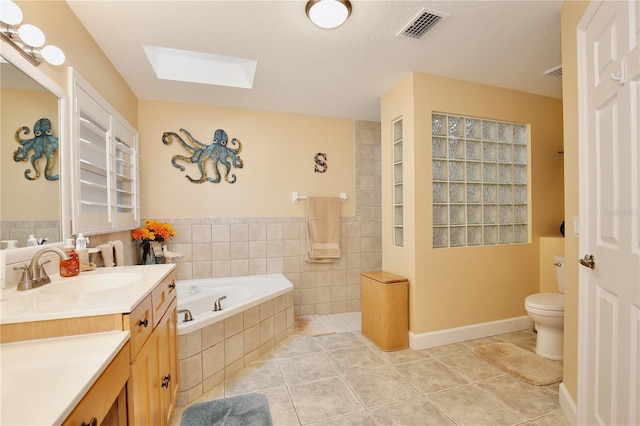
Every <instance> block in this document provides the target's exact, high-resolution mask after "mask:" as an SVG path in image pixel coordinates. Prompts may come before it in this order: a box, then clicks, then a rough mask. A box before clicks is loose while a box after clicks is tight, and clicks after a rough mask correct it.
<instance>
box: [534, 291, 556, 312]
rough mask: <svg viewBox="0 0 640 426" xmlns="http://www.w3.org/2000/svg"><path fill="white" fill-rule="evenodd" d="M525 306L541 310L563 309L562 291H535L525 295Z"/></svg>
mask: <svg viewBox="0 0 640 426" xmlns="http://www.w3.org/2000/svg"><path fill="white" fill-rule="evenodd" d="M524 304H525V307H529V308H533V309H538V310H542V311H564V294H562V293H537V294H532V295H530V296H527V298H526V299H525V300H524Z"/></svg>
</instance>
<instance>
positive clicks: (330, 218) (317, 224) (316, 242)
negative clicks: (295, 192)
mask: <svg viewBox="0 0 640 426" xmlns="http://www.w3.org/2000/svg"><path fill="white" fill-rule="evenodd" d="M339 258H340V198H339V197H309V198H307V250H306V255H305V260H306V261H307V262H309V263H330V262H333V261H335V259H339Z"/></svg>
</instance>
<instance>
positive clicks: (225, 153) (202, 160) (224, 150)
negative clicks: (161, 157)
mask: <svg viewBox="0 0 640 426" xmlns="http://www.w3.org/2000/svg"><path fill="white" fill-rule="evenodd" d="M180 132H182V133H184V135H185V136H186V137H187V139H188V140H189V142H190V143H189V142H187V141H185V140H184V139H182V137H181V136H180V135H179V134H177V133H176V132H164V133H163V134H162V142H163V143H164V144H165V145H169V144H170V143H171V142H173V138H177V139H178V142H180V145H182V147H183V148H184V149H186V150H187V151H189V152H190V153H191V156H190V157H187V156H185V155H174V156H173V157H172V158H171V164H173V167H175V168H177V169H180V170H181V171H184V170H185V167H184V166H182V165H180V164H178V163H177V160H182V161H185V162H188V163H198V169H199V170H200V178H199V179H193V178H192V177H191V176H189V175H185V176H186V178H187V179H189V182H192V183H203V182H212V183H218V182H220V180H221V178H222V177H221V174H220V164H222V165H223V166H224V168H225V170H224V180H225V181H226V182H227V183H235V182H236V175H235V174H233V173H232V174H231V175H229V172H230V171H231V166H233V167H236V168H238V169H241V168H242V166H243V165H244V163H243V161H242V159H241V158H240V155H239V154H240V152H241V151H242V143H241V142H240V139H236V138H233V139H231V143H230V144H229V137H228V136H227V132H225V131H224V130H222V129H217V130H216V131H215V132H214V134H213V141H212V142H211V143H210V144H205V143H202V142H199V141H197V140H196V139H195V138H194V137H193V136H191V133H189V132H188V131H187V130H185V129H180ZM236 145H237V148H235V146H236ZM209 160H211V162H212V163H213V173H214V174H215V178H210V177H207V169H206V165H207V162H208V161H209ZM229 176H231V177H229Z"/></svg>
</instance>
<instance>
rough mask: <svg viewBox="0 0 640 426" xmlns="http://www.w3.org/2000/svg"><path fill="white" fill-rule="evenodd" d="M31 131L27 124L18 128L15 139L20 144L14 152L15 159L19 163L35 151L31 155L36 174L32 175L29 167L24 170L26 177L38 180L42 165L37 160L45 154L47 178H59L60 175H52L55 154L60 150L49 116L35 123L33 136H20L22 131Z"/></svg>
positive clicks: (45, 174)
mask: <svg viewBox="0 0 640 426" xmlns="http://www.w3.org/2000/svg"><path fill="white" fill-rule="evenodd" d="M29 132H30V130H29V128H28V127H27V126H22V127H20V128H18V130H16V133H15V139H16V142H17V143H18V144H20V146H19V147H18V149H17V150H16V151H15V152H14V153H13V160H14V161H15V162H17V163H18V162H20V161H27V160H28V159H29V153H30V152H31V151H33V154H32V155H31V166H32V167H33V170H34V171H35V173H36V174H35V176H33V177H31V169H27V170H25V171H24V177H25V178H26V179H29V180H36V179H39V178H40V166H39V165H38V163H37V161H38V160H39V159H40V158H42V156H43V155H44V156H45V158H46V160H47V161H46V165H45V168H44V177H45V178H46V179H47V180H58V179H59V177H60V175H51V170H52V169H53V162H54V160H55V158H54V154H55V153H56V151H58V138H57V137H55V136H53V131H52V130H51V121H50V120H49V119H48V118H41V119H40V120H38V121H36V124H34V125H33V135H34V137H33V138H31V139H21V138H20V133H24V135H25V136H26V135H28V134H29Z"/></svg>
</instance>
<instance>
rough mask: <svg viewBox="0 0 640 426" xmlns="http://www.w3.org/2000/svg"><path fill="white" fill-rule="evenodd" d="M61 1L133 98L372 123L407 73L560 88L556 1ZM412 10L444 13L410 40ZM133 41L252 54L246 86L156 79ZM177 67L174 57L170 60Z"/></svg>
mask: <svg viewBox="0 0 640 426" xmlns="http://www.w3.org/2000/svg"><path fill="white" fill-rule="evenodd" d="M68 3H69V5H70V7H71V9H72V10H73V11H74V12H75V14H76V15H77V16H78V18H79V19H80V21H82V23H83V24H84V25H85V27H86V28H87V30H88V31H89V33H90V34H91V35H92V36H93V38H94V39H95V40H96V42H97V43H98V44H99V45H100V47H101V48H102V50H103V51H104V52H105V54H106V55H107V57H108V58H109V59H110V60H111V62H112V63H113V64H114V66H115V67H116V69H117V70H118V71H119V72H120V74H121V75H122V76H123V78H124V79H125V80H126V81H127V82H128V84H129V86H130V87H131V89H132V90H133V91H134V93H135V94H136V96H137V97H138V98H139V99H144V100H159V101H168V102H181V103H191V104H209V105H219V106H227V107H242V108H251V109H260V110H270V111H282V112H293V113H303V114H311V115H320V116H332V117H344V118H355V119H361V120H373V121H378V120H379V119H380V97H381V96H382V95H383V94H384V93H385V92H386V91H387V90H389V89H390V88H391V87H393V86H394V85H395V84H396V83H397V82H398V81H400V80H401V79H402V78H403V77H405V76H406V75H407V74H408V73H410V72H412V71H419V72H424V73H429V74H436V75H441V76H446V77H450V78H454V79H460V80H468V81H473V82H479V83H484V84H489V85H493V86H498V87H505V88H510V89H515V90H520V91H524V92H530V93H535V94H540V95H545V96H551V97H556V98H560V97H561V95H562V89H561V79H560V78H558V77H551V76H544V75H542V72H543V71H545V70H547V69H549V68H552V67H554V66H556V65H559V64H560V60H561V55H560V7H561V4H562V1H560V0H558V1H539V0H538V1H520V0H517V1H373V0H369V1H357V0H356V1H353V0H352V4H353V12H352V14H351V16H350V18H349V19H348V20H347V22H346V23H345V24H343V25H342V26H341V27H339V28H337V29H334V30H323V29H320V28H317V27H316V26H314V25H313V24H312V23H311V22H310V21H309V20H308V19H307V18H306V16H305V14H304V9H305V4H306V1H304V0H299V1H245V0H235V1H186V0H185V1H160V0H155V1H151V0H147V1H103V0H94V1H76V0H68ZM422 8H427V9H429V10H432V11H436V12H441V13H445V14H447V15H449V17H448V18H447V19H445V20H444V21H442V22H441V23H440V24H438V25H437V26H436V27H435V28H434V29H433V30H431V31H429V32H428V33H427V34H426V35H425V36H424V37H423V38H421V39H419V40H414V39H409V38H403V37H397V36H396V34H397V33H398V32H399V31H400V30H402V29H403V28H404V27H405V26H406V25H407V23H408V22H409V21H410V20H412V19H413V18H414V17H415V16H416V14H418V12H420V11H421V10H422ZM142 45H153V46H161V47H170V48H177V49H187V50H194V51H200V52H207V53H213V54H217V55H226V56H236V57H240V58H246V59H255V60H257V61H258V65H257V69H256V76H255V80H254V85H253V88H252V89H238V88H230V87H220V86H207V85H202V84H194V83H184V82H176V81H166V80H158V79H157V78H156V77H155V74H154V72H153V70H152V68H151V65H150V64H149V61H148V60H147V58H146V56H145V54H144V51H143V48H142ZM178 65H179V64H178Z"/></svg>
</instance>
